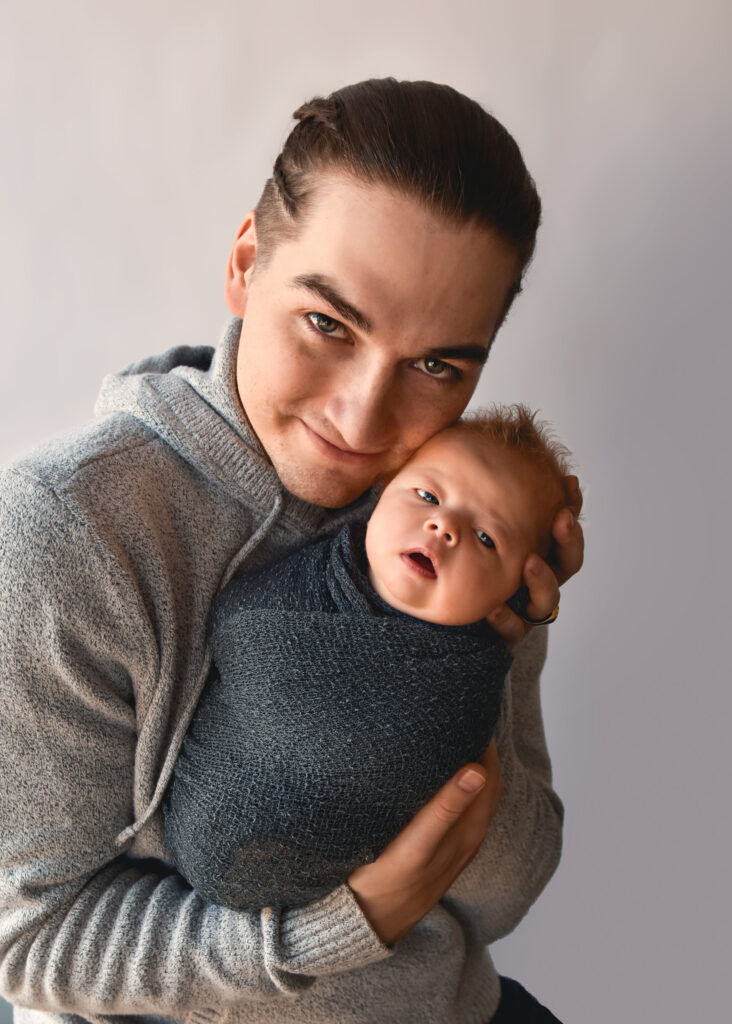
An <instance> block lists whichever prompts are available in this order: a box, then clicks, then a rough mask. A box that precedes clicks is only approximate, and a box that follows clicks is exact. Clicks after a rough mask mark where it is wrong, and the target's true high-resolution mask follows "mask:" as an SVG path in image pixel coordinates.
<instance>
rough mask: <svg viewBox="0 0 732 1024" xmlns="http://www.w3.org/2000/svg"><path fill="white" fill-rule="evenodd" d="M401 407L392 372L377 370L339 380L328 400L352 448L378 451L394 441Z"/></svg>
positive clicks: (337, 426) (333, 417) (331, 416)
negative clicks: (399, 406) (399, 407)
mask: <svg viewBox="0 0 732 1024" xmlns="http://www.w3.org/2000/svg"><path fill="white" fill-rule="evenodd" d="M334 383H335V382H334ZM397 406H398V396H397V394H396V387H395V384H394V382H393V380H392V379H391V375H390V374H388V373H386V372H379V371H378V370H376V371H374V372H372V373H370V374H365V373H362V374H353V375H352V376H350V377H349V378H347V379H346V380H341V381H338V382H337V386H336V387H334V389H333V393H332V394H331V396H330V397H329V399H328V402H327V403H326V406H325V414H326V416H327V418H328V420H329V422H330V423H332V425H333V426H334V427H335V429H336V430H337V431H338V433H339V434H340V435H341V437H342V438H343V440H344V441H345V442H346V444H347V445H348V447H349V448H352V449H353V450H354V451H357V452H378V451H382V450H384V449H386V448H387V447H388V446H389V445H390V444H391V443H392V442H393V440H394V433H395V429H396V428H395V424H396V420H397V415H398V409H397Z"/></svg>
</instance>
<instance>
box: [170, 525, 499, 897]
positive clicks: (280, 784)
mask: <svg viewBox="0 0 732 1024" xmlns="http://www.w3.org/2000/svg"><path fill="white" fill-rule="evenodd" d="M364 529H365V528H364V527H363V525H360V526H346V527H344V528H343V529H342V531H341V532H340V533H339V534H338V536H337V537H336V538H335V539H334V540H332V541H331V540H327V541H322V542H320V543H318V544H315V545H312V546H310V547H308V548H306V549H304V550H302V551H299V552H297V553H295V554H294V555H290V556H289V557H288V558H287V559H285V560H284V561H282V562H280V563H279V564H278V565H275V566H274V567H272V568H269V569H266V570H263V571H260V572H257V573H241V574H238V575H237V576H236V577H235V578H234V579H233V580H232V582H231V583H230V584H229V586H228V587H227V588H226V589H225V590H224V591H223V592H222V594H221V595H220V597H219V598H218V600H217V602H216V604H215V606H214V612H213V616H212V625H211V646H212V651H213V660H214V666H213V668H212V672H211V675H210V677H209V680H208V682H207V685H206V689H205V691H204V694H203V696H202V698H201V702H200V704H199V707H198V709H197V712H196V716H195V719H194V721H193V723H192V725H191V728H190V730H189V733H188V736H187V738H186V741H185V743H184V746H183V750H182V753H181V755H180V757H179V759H178V762H177V764H176V768H175V774H174V780H173V783H172V785H171V788H170V791H169V794H168V796H167V799H166V803H165V818H166V840H167V842H168V845H169V847H170V849H171V852H172V853H173V856H174V858H175V862H176V865H177V867H178V869H179V870H180V871H181V872H182V874H183V875H184V876H185V877H186V878H187V879H188V881H189V882H190V883H191V885H193V887H194V888H195V889H197V890H198V891H199V892H200V893H201V894H202V895H203V896H205V897H206V898H208V899H211V900H213V901H214V902H218V903H223V904H226V905H229V906H235V907H265V906H272V907H281V906H298V905H301V904H305V903H308V902H310V901H311V900H313V899H317V898H318V897H321V896H324V895H326V894H327V893H329V892H331V891H332V890H333V888H334V887H335V886H337V885H338V884H341V883H343V882H344V881H345V880H346V879H347V878H348V876H349V875H350V873H351V872H352V871H353V870H354V869H355V868H356V867H357V866H359V865H360V864H365V863H368V862H370V861H372V860H374V859H375V858H376V857H377V856H378V854H379V853H380V852H381V850H383V848H384V847H385V846H386V845H387V844H388V843H389V842H390V841H391V840H392V839H393V838H394V836H395V835H396V834H397V833H398V832H399V831H401V829H402V828H403V827H404V826H405V825H406V824H407V823H408V822H409V821H410V820H411V818H412V817H413V816H414V814H415V813H416V811H417V810H418V809H419V808H420V807H421V806H422V805H423V804H424V803H425V802H426V801H427V800H428V799H429V798H430V796H432V794H433V793H434V792H435V791H436V790H437V789H438V788H439V787H440V786H441V785H442V784H443V783H444V782H446V781H447V780H448V779H449V778H450V777H451V776H452V775H453V774H454V773H455V772H456V771H457V770H458V769H459V768H460V766H461V765H462V764H465V762H466V761H473V760H478V759H479V758H480V757H481V755H482V754H483V752H484V751H485V749H486V747H487V746H488V744H489V742H490V740H491V737H492V735H493V731H494V729H495V726H496V722H497V719H498V715H499V712H500V707H501V699H502V696H503V684H504V678H505V675H506V673H507V671H508V669H509V667H510V665H511V661H512V656H511V653H510V651H509V649H508V647H507V646H506V645H505V643H504V642H503V641H502V640H501V639H500V637H499V636H498V635H497V634H496V633H495V632H494V631H493V630H492V629H491V628H490V626H489V625H488V624H487V623H486V622H485V621H482V622H478V623H474V624H472V625H469V626H440V625H435V624H433V623H429V622H424V621H422V620H420V619H416V618H413V617H412V616H410V615H406V614H403V613H402V612H398V611H395V610H394V609H392V608H391V607H390V606H389V605H387V604H385V603H384V602H383V601H382V600H381V599H380V598H379V597H378V595H376V594H375V592H374V591H373V590H372V588H371V587H370V585H369V583H368V579H367V576H366V571H365V570H366V566H365V556H364Z"/></svg>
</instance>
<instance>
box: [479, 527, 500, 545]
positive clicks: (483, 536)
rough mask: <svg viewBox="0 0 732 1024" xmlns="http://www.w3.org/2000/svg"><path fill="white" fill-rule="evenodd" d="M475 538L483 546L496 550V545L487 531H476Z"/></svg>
mask: <svg viewBox="0 0 732 1024" xmlns="http://www.w3.org/2000/svg"><path fill="white" fill-rule="evenodd" d="M475 536H476V537H477V538H478V540H479V541H480V543H481V544H485V546H486V547H487V548H494V547H495V546H496V545H495V544H494V543H493V540H492V538H491V537H489V536H488V534H487V533H486V532H485V530H476V531H475Z"/></svg>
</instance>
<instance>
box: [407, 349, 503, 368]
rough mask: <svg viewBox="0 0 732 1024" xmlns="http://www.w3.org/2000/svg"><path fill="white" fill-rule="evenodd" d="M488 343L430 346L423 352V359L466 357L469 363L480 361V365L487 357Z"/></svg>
mask: <svg viewBox="0 0 732 1024" xmlns="http://www.w3.org/2000/svg"><path fill="white" fill-rule="evenodd" d="M489 351H490V345H447V346H443V347H441V348H431V349H430V350H429V352H425V354H424V355H423V356H422V358H423V359H467V360H469V361H470V362H471V363H480V365H481V366H482V365H483V363H485V361H486V359H487V358H488V352H489Z"/></svg>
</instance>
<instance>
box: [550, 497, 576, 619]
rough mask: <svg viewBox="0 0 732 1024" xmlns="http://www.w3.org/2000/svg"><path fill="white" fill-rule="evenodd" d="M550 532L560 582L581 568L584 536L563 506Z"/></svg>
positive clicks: (572, 516) (574, 518)
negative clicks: (552, 537)
mask: <svg viewBox="0 0 732 1024" xmlns="http://www.w3.org/2000/svg"><path fill="white" fill-rule="evenodd" d="M552 534H553V536H554V541H555V548H556V555H555V561H556V568H555V572H556V578H557V581H558V582H559V583H560V584H562V583H564V582H565V581H566V580H568V579H569V578H570V576H574V574H575V573H576V572H579V571H580V569H581V568H582V562H583V561H584V556H585V536H584V533H583V531H582V527H581V526H580V524H579V523H578V522H577V518H576V517H575V516H574V515H573V514H572V512H571V511H570V510H569V509H568V508H563V509H561V511H559V512H558V513H557V516H556V518H555V520H554V524H553V526H552ZM550 610H551V609H550ZM547 614H548V613H547Z"/></svg>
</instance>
